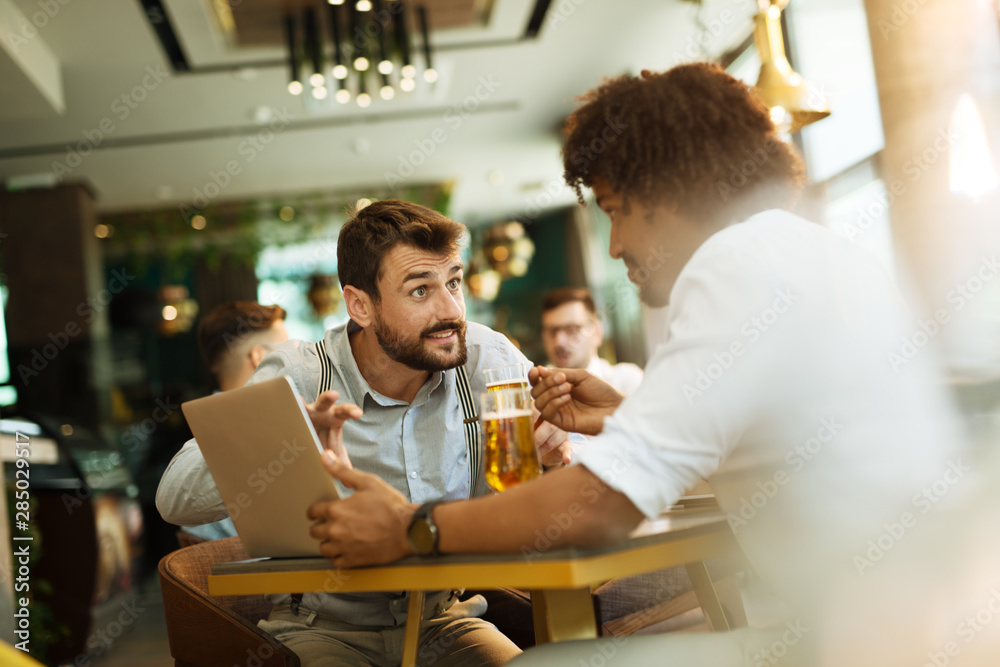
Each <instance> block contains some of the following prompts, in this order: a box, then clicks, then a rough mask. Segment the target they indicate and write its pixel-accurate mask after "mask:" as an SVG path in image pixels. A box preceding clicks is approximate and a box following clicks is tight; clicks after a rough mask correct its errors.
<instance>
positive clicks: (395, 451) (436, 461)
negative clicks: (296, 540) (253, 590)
mask: <svg viewBox="0 0 1000 667" xmlns="http://www.w3.org/2000/svg"><path fill="white" fill-rule="evenodd" d="M356 327H357V325H356V324H354V323H353V322H349V323H347V324H344V325H341V326H338V327H334V328H333V329H330V330H329V331H327V332H326V336H325V341H326V349H329V350H330V360H331V361H332V371H333V372H332V374H331V382H330V384H331V388H332V389H335V390H336V391H338V392H340V398H339V399H338V403H343V402H347V403H354V404H355V405H358V406H360V407H361V409H362V410H363V411H364V416H363V417H361V419H357V420H352V421H349V422H347V424H345V425H344V444H345V447H346V448H347V452H348V455H349V456H350V458H351V463H352V465H353V466H354V468H355V469H357V470H362V471H364V472H368V473H372V474H375V475H378V476H379V477H381V478H382V479H383V480H385V481H386V482H387V483H388V484H390V485H392V486H393V487H394V488H395V489H396V490H398V491H399V492H400V493H402V494H403V495H404V496H406V498H407V499H408V500H409V501H410V502H413V503H423V502H427V501H430V500H439V499H443V500H459V499H462V498H468V497H469V495H470V494H469V461H468V450H467V447H466V443H465V432H464V429H463V421H464V418H465V416H464V413H463V412H462V406H461V404H460V403H459V398H458V392H457V389H456V372H455V370H453V369H452V370H447V371H440V372H436V373H431V375H430V378H428V380H427V382H425V383H424V385H423V386H422V387H421V388H420V390H419V391H418V392H417V395H416V396H415V397H414V399H413V401H412V402H410V403H407V402H405V401H401V400H397V399H393V398H389V397H387V396H384V395H382V394H380V393H379V392H377V391H375V390H374V389H372V388H371V387H370V386H369V385H368V382H367V381H366V380H365V379H364V377H363V376H362V375H361V372H360V370H359V369H358V364H357V362H356V361H355V359H354V354H353V353H352V351H351V344H350V339H349V337H348V336H349V332H353V331H355V330H356ZM466 346H467V348H468V352H469V357H468V362H467V363H466V368H467V370H468V373H469V383H470V385H471V388H472V395H473V397H474V398H475V400H477V401H478V397H479V394H480V393H481V392H485V391H486V384H485V380H484V379H483V370H484V369H486V368H494V367H499V366H509V365H512V364H525V371H527V369H528V368H529V367H530V362H529V361H528V360H527V358H526V357H525V356H524V355H523V354H521V352H520V351H518V350H517V348H515V347H514V346H513V345H512V344H511V343H510V341H508V340H507V339H506V338H505V337H504V336H502V335H501V334H498V333H496V332H495V331H493V330H491V329H488V328H487V327H484V326H482V325H480V324H476V323H474V322H468V323H467V330H466ZM323 352H324V347H323V346H317V345H316V344H315V343H309V342H305V341H299V340H292V341H288V342H287V343H284V344H282V345H281V346H280V347H278V348H277V349H275V350H274V351H273V352H271V353H270V354H269V355H268V356H267V357H266V358H265V359H264V360H263V362H261V364H260V366H258V367H257V370H256V371H255V373H254V375H253V378H251V380H250V383H251V384H252V383H254V382H263V381H265V380H270V379H273V378H275V377H279V376H287V377H289V378H291V380H292V381H293V382H294V383H295V387H296V389H298V390H299V393H300V394H301V395H302V397H303V398H304V399H305V400H306V402H310V403H311V402H313V401H315V400H316V396H317V395H318V394H319V386H320V378H321V374H322V372H323V369H324V363H325V362H324V360H323V358H322V357H321V356H320V355H321V354H323ZM477 411H478V409H477ZM485 492H486V486H485V484H484V483H482V482H481V483H480V487H479V488H478V489H477V490H476V494H474V495H482V494H483V493H485ZM156 504H157V508H158V509H159V510H160V514H161V515H162V516H163V518H164V519H165V520H166V521H169V522H170V523H176V524H178V525H198V524H203V523H208V522H211V521H218V520H220V519H222V518H225V517H226V508H225V504H224V502H223V500H222V498H221V496H220V495H219V492H218V490H217V489H216V487H215V482H214V480H212V476H211V474H210V473H209V471H208V467H207V466H206V465H205V459H204V457H203V456H202V454H201V450H200V449H199V448H198V444H197V442H195V440H194V439H192V440H189V441H188V442H187V443H185V444H184V447H182V448H181V450H180V451H179V452H178V453H177V455H176V456H174V458H173V460H171V462H170V465H169V466H168V467H167V470H166V471H165V472H164V474H163V478H162V479H161V480H160V486H159V488H158V489H157V495H156ZM304 509H305V508H303V511H304ZM446 594H447V593H439V594H437V596H444V595H446ZM288 599H289V598H288V596H287V595H280V596H271V600H272V601H273V602H275V603H276V604H281V603H286V602H288ZM436 599H437V597H436V596H434V595H428V604H429V605H432V604H433V603H434V601H435V600H436ZM406 605H407V596H406V595H405V594H404V593H398V594H397V593H373V594H339V595H338V594H306V595H305V597H304V598H303V601H302V606H303V607H305V608H307V609H313V610H315V611H318V612H320V613H323V614H327V615H329V616H333V617H335V618H339V619H342V620H345V621H347V622H350V623H354V624H357V625H379V626H395V625H400V624H402V623H404V622H405V620H406Z"/></svg>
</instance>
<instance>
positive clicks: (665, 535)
mask: <svg viewBox="0 0 1000 667" xmlns="http://www.w3.org/2000/svg"><path fill="white" fill-rule="evenodd" d="M738 549H739V547H738V546H737V544H736V540H735V538H734V537H733V534H732V532H731V531H730V529H729V526H728V524H727V523H726V521H725V518H724V517H723V515H722V513H721V512H720V511H719V510H718V509H684V510H675V511H672V512H669V513H667V514H665V515H663V516H662V517H661V518H659V519H657V520H655V521H648V522H645V523H643V524H642V525H640V526H639V528H637V529H636V531H634V532H633V534H632V536H631V537H630V539H629V540H627V541H626V542H624V543H622V544H620V545H617V546H614V547H605V548H598V549H580V548H575V547H574V548H560V549H551V550H549V551H545V552H541V553H539V552H537V551H534V550H531V551H527V552H526V553H525V554H523V555H522V554H503V555H492V554H491V555H471V556H450V555H449V556H440V557H437V558H415V557H411V558H406V559H403V560H401V561H398V562H396V563H393V564H391V565H383V566H377V567H363V568H353V569H339V570H338V569H332V568H331V567H330V561H329V560H327V559H325V558H293V559H288V558H284V559H264V560H250V561H241V562H237V563H218V564H216V565H215V566H213V568H212V574H211V575H209V577H208V590H209V592H210V593H211V594H212V595H248V594H268V593H288V592H292V591H294V592H303V593H304V592H313V591H315V592H320V591H326V592H339V593H351V592H374V591H400V590H409V591H411V595H410V601H409V606H408V608H407V613H408V616H407V625H406V635H405V644H404V650H403V666H404V667H411V666H412V665H414V664H416V656H417V641H418V639H419V635H420V624H419V623H412V622H410V621H411V620H412V619H420V618H422V616H423V606H424V595H425V591H435V590H447V589H453V588H504V587H510V588H521V589H527V590H529V591H531V605H532V617H533V619H534V625H535V639H536V641H537V642H538V643H543V642H555V641H565V640H570V639H588V638H593V637H596V636H597V622H596V619H595V617H594V605H593V602H592V600H591V594H590V591H591V587H595V586H598V585H600V584H603V583H604V582H606V581H608V580H610V579H614V578H616V577H625V576H629V575H633V574H642V573H645V572H652V571H655V570H659V569H662V568H666V567H675V566H681V565H683V566H686V567H687V570H688V573H689V574H690V576H691V581H692V584H693V585H694V590H695V594H696V595H697V597H698V602H699V603H700V604H701V607H702V609H703V611H704V613H705V617H706V619H707V620H708V622H709V625H710V626H711V628H712V629H713V630H728V629H729V623H728V622H727V620H726V616H725V614H724V612H723V610H722V605H721V604H720V602H719V598H718V595H717V594H716V591H715V587H714V586H713V584H712V580H711V579H710V578H709V576H708V572H707V570H706V569H705V564H704V561H705V559H707V558H713V557H715V556H721V555H725V554H729V553H733V552H735V551H738Z"/></svg>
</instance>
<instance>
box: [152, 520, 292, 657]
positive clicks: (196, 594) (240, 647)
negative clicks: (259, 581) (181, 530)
mask: <svg viewBox="0 0 1000 667" xmlns="http://www.w3.org/2000/svg"><path fill="white" fill-rule="evenodd" d="M246 558H247V554H246V551H245V550H244V549H243V543H242V542H240V538H238V537H229V538H226V539H223V540H213V541H210V542H202V543H200V544H195V545H193V546H189V547H185V548H183V549H179V550H177V551H174V552H172V553H169V554H167V555H166V556H164V557H163V559H162V560H160V587H161V589H162V592H163V607H164V610H165V612H166V620H167V636H168V638H169V641H170V655H171V656H173V658H174V664H175V665H176V666H177V667H218V666H219V665H226V666H228V665H234V664H236V665H241V664H253V665H259V666H260V667H279V666H280V667H299V658H298V656H297V655H295V654H294V653H293V652H292V651H291V650H289V649H288V648H286V647H285V646H284V645H283V644H281V643H280V642H278V641H277V640H276V639H274V638H273V637H271V636H270V635H268V634H267V633H265V632H264V631H262V630H260V629H259V628H258V627H257V621H258V620H260V619H262V618H266V617H267V615H268V613H269V612H270V609H271V604H270V603H269V602H268V601H267V600H266V599H265V598H264V596H263V595H239V596H211V595H209V594H208V575H209V574H210V573H211V571H212V565H213V564H214V563H220V562H229V561H236V560H244V559H246Z"/></svg>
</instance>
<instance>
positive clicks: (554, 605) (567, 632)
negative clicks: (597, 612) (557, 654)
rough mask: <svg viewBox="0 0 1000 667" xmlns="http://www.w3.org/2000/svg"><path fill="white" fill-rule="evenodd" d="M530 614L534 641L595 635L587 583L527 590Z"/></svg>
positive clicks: (592, 606) (543, 641)
mask: <svg viewBox="0 0 1000 667" xmlns="http://www.w3.org/2000/svg"><path fill="white" fill-rule="evenodd" d="M531 618H532V620H533V621H534V625H535V643H536V644H545V643H548V642H562V641H568V640H570V639H593V638H594V637H596V636H597V620H596V618H595V617H594V600H593V597H592V596H591V594H590V588H589V587H588V588H572V589H558V590H544V591H531Z"/></svg>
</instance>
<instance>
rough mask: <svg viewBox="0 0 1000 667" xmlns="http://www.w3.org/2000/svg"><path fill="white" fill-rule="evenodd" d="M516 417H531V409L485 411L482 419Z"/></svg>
mask: <svg viewBox="0 0 1000 667" xmlns="http://www.w3.org/2000/svg"><path fill="white" fill-rule="evenodd" d="M518 417H528V418H530V417H531V410H504V411H503V412H485V413H483V419H484V420H488V419H498V420H499V419H516V418H518Z"/></svg>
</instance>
